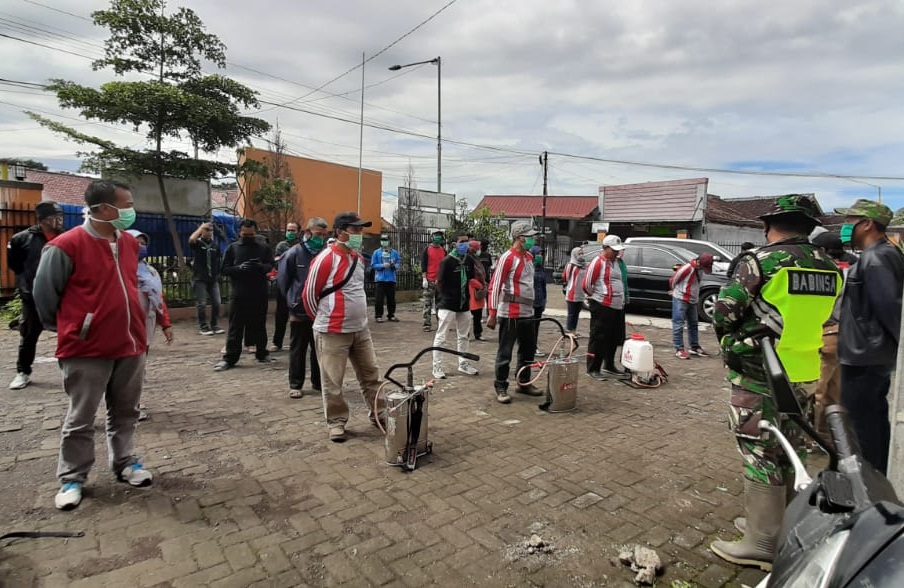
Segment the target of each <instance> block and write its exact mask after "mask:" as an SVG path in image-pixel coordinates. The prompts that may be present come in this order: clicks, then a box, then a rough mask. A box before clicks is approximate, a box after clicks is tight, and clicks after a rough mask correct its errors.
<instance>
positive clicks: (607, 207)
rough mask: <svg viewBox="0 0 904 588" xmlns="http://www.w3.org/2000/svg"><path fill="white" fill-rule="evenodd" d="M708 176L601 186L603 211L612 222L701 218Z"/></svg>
mask: <svg viewBox="0 0 904 588" xmlns="http://www.w3.org/2000/svg"><path fill="white" fill-rule="evenodd" d="M708 183H709V180H708V179H707V178H694V179H690V180H671V181H668V182H645V183H642V184H625V185H621V186H600V198H599V200H600V203H599V208H600V215H601V216H602V220H603V221H608V222H649V221H659V222H665V221H699V220H702V219H703V210H704V208H705V201H706V187H707V185H708Z"/></svg>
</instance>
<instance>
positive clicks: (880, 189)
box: [847, 178, 882, 204]
mask: <svg viewBox="0 0 904 588" xmlns="http://www.w3.org/2000/svg"><path fill="white" fill-rule="evenodd" d="M847 179H848V180H850V181H852V182H856V183H858V184H863V185H864V186H872V187H873V188H875V189H876V190H878V192H879V198H878V201H879V204H882V186H877V185H876V184H870V183H869V182H864V181H863V180H855V179H854V178H847Z"/></svg>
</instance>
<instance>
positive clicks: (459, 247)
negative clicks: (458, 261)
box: [455, 243, 468, 257]
mask: <svg viewBox="0 0 904 588" xmlns="http://www.w3.org/2000/svg"><path fill="white" fill-rule="evenodd" d="M455 252H456V253H458V255H459V256H460V257H464V256H465V255H467V254H468V244H467V243H456V244H455Z"/></svg>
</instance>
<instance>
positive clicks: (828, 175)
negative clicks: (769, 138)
mask: <svg viewBox="0 0 904 588" xmlns="http://www.w3.org/2000/svg"><path fill="white" fill-rule="evenodd" d="M549 153H550V154H551V155H558V156H560V157H569V158H572V159H583V160H587V161H599V162H601V163H614V164H618V165H633V166H636V167H652V168H657V169H674V170H680V171H695V172H703V173H712V174H735V175H740V176H778V177H785V178H828V179H837V180H849V179H859V180H885V181H904V177H902V176H885V175H883V176H861V175H856V174H845V173H837V172H836V173H831V172H790V171H787V172H786V171H762V170H747V169H725V168H718V167H698V166H690V165H676V164H670V163H648V162H641V161H627V160H623V159H605V158H602V157H593V156H591V155H575V154H573V153H561V152H556V151H550V152H549Z"/></svg>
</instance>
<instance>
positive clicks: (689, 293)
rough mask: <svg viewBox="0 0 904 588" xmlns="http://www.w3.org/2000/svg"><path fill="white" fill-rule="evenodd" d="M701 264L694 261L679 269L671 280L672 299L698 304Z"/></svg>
mask: <svg viewBox="0 0 904 588" xmlns="http://www.w3.org/2000/svg"><path fill="white" fill-rule="evenodd" d="M700 271H701V270H700V262H699V261H698V260H696V259H692V260H690V261H689V262H687V263H686V264H684V265H682V266H681V267H679V268H678V270H677V271H676V272H675V273H674V275H672V277H671V278H669V286H670V287H671V288H672V298H677V299H678V300H681V301H682V302H687V303H688V304H696V303H697V301H698V300H699V299H700Z"/></svg>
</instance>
